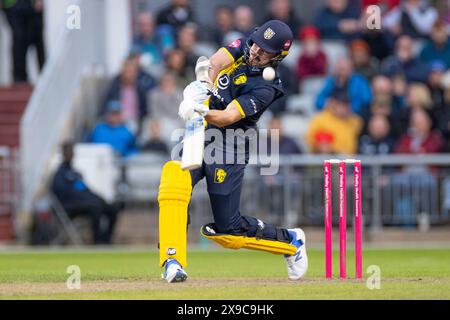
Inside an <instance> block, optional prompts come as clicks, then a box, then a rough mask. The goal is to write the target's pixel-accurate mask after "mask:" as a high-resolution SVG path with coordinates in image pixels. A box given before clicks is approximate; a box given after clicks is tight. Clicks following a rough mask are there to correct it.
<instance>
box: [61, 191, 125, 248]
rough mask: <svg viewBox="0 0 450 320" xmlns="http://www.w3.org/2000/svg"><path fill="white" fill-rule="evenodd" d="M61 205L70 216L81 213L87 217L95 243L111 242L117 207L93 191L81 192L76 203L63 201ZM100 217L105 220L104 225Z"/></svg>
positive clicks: (80, 214)
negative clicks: (81, 194) (104, 225)
mask: <svg viewBox="0 0 450 320" xmlns="http://www.w3.org/2000/svg"><path fill="white" fill-rule="evenodd" d="M63 206H64V208H65V210H66V211H67V213H68V214H69V217H70V218H75V217H76V216H82V215H84V216H88V217H89V219H90V220H91V226H92V233H93V239H94V243H95V244H109V243H111V239H112V236H113V233H114V227H115V225H116V221H117V214H118V210H117V208H115V207H114V206H112V205H109V204H108V203H106V202H105V200H103V199H102V198H100V197H99V196H97V195H95V194H93V193H86V194H83V196H81V197H80V199H78V200H77V202H76V203H73V204H64V203H63ZM102 219H105V220H106V227H103V226H102Z"/></svg>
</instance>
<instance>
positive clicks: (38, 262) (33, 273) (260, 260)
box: [0, 248, 450, 300]
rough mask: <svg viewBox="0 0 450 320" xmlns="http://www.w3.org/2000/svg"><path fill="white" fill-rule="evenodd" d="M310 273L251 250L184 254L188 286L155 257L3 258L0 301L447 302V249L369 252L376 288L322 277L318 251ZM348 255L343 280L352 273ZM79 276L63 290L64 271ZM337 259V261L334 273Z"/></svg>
mask: <svg viewBox="0 0 450 320" xmlns="http://www.w3.org/2000/svg"><path fill="white" fill-rule="evenodd" d="M308 257H309V270H308V273H307V275H306V277H305V278H304V279H303V280H301V281H289V280H288V279H287V275H286V266H285V262H284V259H283V258H282V257H280V256H276V255H273V254H268V253H261V252H255V251H247V250H240V251H234V250H233V251H231V250H217V251H206V250H203V251H202V250H197V251H193V252H190V253H189V256H188V263H189V265H188V267H187V272H188V275H189V279H188V281H186V282H184V283H177V284H167V283H166V282H164V281H163V280H162V279H161V276H160V275H161V269H160V268H159V267H158V254H157V252H156V251H147V252H144V251H129V250H114V249H113V250H103V251H98V250H84V251H77V250H72V251H18V252H2V253H0V299H224V300H226V299H257V300H261V299H289V300H293V299H295V300H297V299H450V249H448V248H445V249H439V248H434V249H417V250H412V249H366V250H365V252H364V262H363V264H364V271H366V270H367V268H368V267H369V266H370V265H376V266H378V267H379V268H380V271H381V282H380V284H381V287H380V288H379V289H369V288H368V286H367V278H368V277H370V276H371V274H368V273H366V274H365V275H364V277H365V279H364V280H362V281H356V280H347V281H342V280H338V279H334V280H325V279H324V261H323V251H322V250H312V249H310V250H308ZM353 262H354V259H353V254H352V252H349V253H348V269H349V270H348V276H349V277H353V275H354V263H353ZM70 265H77V266H79V267H80V270H81V288H80V289H72V290H70V289H68V288H67V285H66V281H67V279H68V277H69V276H70V274H68V273H66V271H67V267H68V266H70ZM337 272H338V256H337V252H335V255H334V273H335V275H337Z"/></svg>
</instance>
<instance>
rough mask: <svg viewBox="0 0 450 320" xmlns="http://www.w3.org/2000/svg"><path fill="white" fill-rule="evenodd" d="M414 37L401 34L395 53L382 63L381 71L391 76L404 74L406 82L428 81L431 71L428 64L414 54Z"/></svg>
mask: <svg viewBox="0 0 450 320" xmlns="http://www.w3.org/2000/svg"><path fill="white" fill-rule="evenodd" d="M413 45H414V43H413V39H412V38H411V37H409V36H406V35H404V36H401V37H399V38H398V39H397V42H396V43H395V53H394V54H393V55H392V56H389V57H387V58H386V59H384V60H383V62H382V64H381V73H382V74H383V75H385V76H387V77H389V78H392V77H395V76H402V77H404V78H405V79H406V82H408V83H411V82H423V83H426V82H427V79H428V74H429V72H430V70H429V68H428V66H427V65H426V64H425V63H424V62H422V61H421V60H420V59H419V58H417V57H416V56H415V55H414V51H413Z"/></svg>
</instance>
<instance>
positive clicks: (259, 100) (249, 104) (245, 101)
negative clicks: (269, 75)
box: [233, 86, 276, 118]
mask: <svg viewBox="0 0 450 320" xmlns="http://www.w3.org/2000/svg"><path fill="white" fill-rule="evenodd" d="M275 94H276V90H275V88H273V87H270V86H264V87H257V88H254V89H252V90H251V91H250V92H249V93H248V94H244V95H242V96H240V97H238V98H236V99H234V100H233V102H235V104H236V105H237V107H238V108H239V112H240V113H241V115H242V117H243V118H245V117H249V116H252V115H254V114H256V113H258V112H260V111H263V110H265V109H266V108H267V107H268V106H269V105H270V104H271V103H272V102H273V100H274V99H275Z"/></svg>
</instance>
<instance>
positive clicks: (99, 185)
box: [49, 143, 119, 203]
mask: <svg viewBox="0 0 450 320" xmlns="http://www.w3.org/2000/svg"><path fill="white" fill-rule="evenodd" d="M74 153H75V154H74V159H73V166H74V168H75V170H77V171H78V172H80V173H81V174H82V175H83V179H84V181H85V182H86V184H87V185H88V186H89V188H90V189H91V190H92V191H94V192H95V193H97V194H98V195H100V196H101V197H102V198H104V199H105V200H106V201H107V202H110V203H111V202H113V201H114V200H115V199H116V185H117V181H118V178H119V168H118V166H117V160H116V157H115V155H114V151H113V149H112V148H111V147H110V146H109V145H106V144H92V143H78V144H76V145H75V147H74ZM61 159H62V156H61V154H60V153H57V154H55V156H54V157H53V158H52V159H51V160H50V164H49V168H50V172H51V174H53V173H54V172H55V171H56V169H57V167H58V165H59V164H60V163H61Z"/></svg>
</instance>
